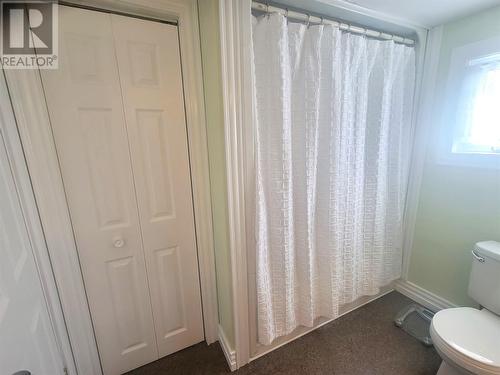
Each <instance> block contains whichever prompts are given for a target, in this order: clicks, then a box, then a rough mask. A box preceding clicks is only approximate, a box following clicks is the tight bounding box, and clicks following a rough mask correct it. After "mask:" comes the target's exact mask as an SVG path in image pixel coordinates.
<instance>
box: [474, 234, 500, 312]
mask: <svg viewBox="0 0 500 375" xmlns="http://www.w3.org/2000/svg"><path fill="white" fill-rule="evenodd" d="M469 296H470V297H471V298H472V299H474V301H476V302H477V303H479V304H480V305H481V306H483V307H484V308H486V309H488V310H489V311H491V312H493V313H495V314H497V315H500V242H496V241H483V242H478V243H477V244H476V245H475V246H474V250H473V251H472V269H471V273H470V278H469Z"/></svg>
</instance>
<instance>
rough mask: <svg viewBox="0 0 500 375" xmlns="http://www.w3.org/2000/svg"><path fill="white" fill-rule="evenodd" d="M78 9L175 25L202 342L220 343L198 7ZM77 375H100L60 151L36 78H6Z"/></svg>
mask: <svg viewBox="0 0 500 375" xmlns="http://www.w3.org/2000/svg"><path fill="white" fill-rule="evenodd" d="M69 2H70V3H73V4H76V5H87V6H93V7H95V8H99V9H103V10H107V11H116V12H122V13H129V14H134V15H137V16H142V17H153V18H156V19H162V20H165V21H174V22H176V23H178V30H179V43H180V52H181V66H182V79H183V86H184V99H185V112H186V122H187V132H188V143H189V159H190V168H191V180H192V193H193V205H194V215H195V229H196V242H197V250H198V265H199V273H200V286H201V296H202V307H203V323H204V330H205V340H206V342H207V343H208V344H211V343H213V342H215V341H217V335H218V332H217V327H218V308H217V295H216V284H215V257H214V246H213V231H212V208H211V200H210V184H209V182H210V181H209V169H208V149H207V135H206V127H205V107H204V96H203V77H202V68H201V50H200V40H199V30H198V9H197V2H196V0H161V1H160V0H86V1H82V0H71V1H69ZM5 73H6V78H7V83H8V88H9V92H10V95H11V98H12V103H13V107H14V112H15V115H16V119H17V126H18V129H19V134H20V138H21V142H22V145H23V149H24V153H25V157H26V161H27V164H28V169H29V172H30V177H31V181H32V185H33V190H34V193H35V198H36V201H37V205H38V209H39V213H40V219H41V222H42V226H43V230H44V233H45V236H46V241H47V247H48V249H49V256H50V261H51V263H52V268H53V271H54V276H55V279H56V284H57V287H58V290H59V294H60V299H61V305H62V308H63V312H64V317H65V321H66V326H67V330H68V334H69V338H70V342H71V347H72V349H73V354H74V359H75V364H76V369H77V373H78V374H80V375H97V374H102V370H101V365H100V360H99V355H98V351H97V345H96V341H95V336H94V331H93V327H92V322H91V318H90V313H89V307H88V302H87V297H86V294H85V289H84V284H83V277H82V273H81V269H80V263H79V260H78V254H77V249H76V245H75V241H74V236H73V230H72V226H71V221H70V217H69V210H68V205H67V202H66V196H65V192H64V188H63V183H62V178H61V172H60V169H59V161H58V156H57V151H56V149H55V144H54V140H53V137H52V131H51V126H50V118H49V114H48V111H47V107H46V104H45V98H44V93H43V86H42V83H41V79H40V74H39V72H38V71H36V70H8V71H6V72H5Z"/></svg>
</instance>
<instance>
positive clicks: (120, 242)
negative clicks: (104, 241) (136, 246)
mask: <svg viewBox="0 0 500 375" xmlns="http://www.w3.org/2000/svg"><path fill="white" fill-rule="evenodd" d="M124 245H125V240H124V239H123V238H121V237H115V238H113V246H114V247H116V248H120V247H123V246H124Z"/></svg>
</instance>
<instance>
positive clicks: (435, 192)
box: [408, 7, 500, 305]
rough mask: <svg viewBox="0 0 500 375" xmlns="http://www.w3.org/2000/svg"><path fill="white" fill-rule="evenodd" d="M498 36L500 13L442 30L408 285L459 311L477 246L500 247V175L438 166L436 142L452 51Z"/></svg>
mask: <svg viewBox="0 0 500 375" xmlns="http://www.w3.org/2000/svg"><path fill="white" fill-rule="evenodd" d="M495 36H500V7H496V8H493V9H490V10H488V11H485V12H482V13H479V14H476V15H472V16H469V17H467V18H464V19H461V20H458V21H455V22H452V23H449V24H446V25H445V26H444V29H443V38H442V45H441V52H440V60H439V66H438V79H437V81H436V84H437V86H436V96H435V97H436V102H435V111H434V113H435V119H434V120H435V121H433V124H432V127H433V131H432V132H431V138H430V143H429V146H428V150H427V160H426V164H425V169H424V175H423V181H422V187H421V192H420V201H419V208H418V217H417V223H416V228H415V238H414V243H413V250H412V256H411V260H410V270H409V277H408V279H409V281H411V282H413V283H415V284H417V285H419V286H421V287H423V288H425V289H427V290H429V291H431V292H433V293H435V294H437V295H439V296H441V297H443V298H446V299H447V300H449V301H450V302H453V303H456V304H458V305H472V304H473V301H472V300H471V299H470V298H469V297H468V296H467V285H468V278H469V271H470V266H471V253H470V252H471V249H472V246H473V244H474V243H475V242H477V241H480V240H497V241H500V171H499V170H493V169H481V168H471V167H458V166H449V165H448V166H447V165H442V164H439V163H437V162H436V160H435V158H434V154H435V149H434V148H435V147H436V146H434V145H433V143H432V140H433V139H437V138H438V132H439V131H440V128H441V127H442V126H448V125H449V124H447V121H446V119H445V118H443V116H442V112H441V111H440V108H443V104H444V101H443V97H444V96H445V95H446V93H445V90H446V83H447V79H448V70H449V66H450V58H451V53H452V51H453V49H454V48H456V47H460V46H463V45H465V44H469V43H474V42H477V41H480V40H483V39H489V38H492V37H495ZM499 48H500V46H499ZM499 105H500V103H499Z"/></svg>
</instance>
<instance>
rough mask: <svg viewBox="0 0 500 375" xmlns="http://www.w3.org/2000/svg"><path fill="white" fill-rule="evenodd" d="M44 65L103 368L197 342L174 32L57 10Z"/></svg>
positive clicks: (197, 304) (120, 368)
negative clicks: (55, 57)
mask: <svg viewBox="0 0 500 375" xmlns="http://www.w3.org/2000/svg"><path fill="white" fill-rule="evenodd" d="M59 35H60V41H59V43H60V60H59V69H58V70H54V71H48V70H45V71H42V81H43V85H44V88H45V91H46V97H47V104H48V108H49V113H50V118H51V124H52V128H53V133H54V139H55V143H56V148H57V152H58V155H59V160H60V166H61V172H62V177H63V182H64V186H65V190H66V194H67V200H68V205H69V209H70V215H71V220H72V224H73V228H74V234H75V239H76V244H77V248H78V253H79V257H80V261H81V265H82V271H83V276H84V282H85V286H86V290H87V294H88V299H89V305H90V309H91V314H92V319H93V323H94V327H95V332H96V337H97V343H98V348H99V352H100V355H101V361H102V364H103V368H104V371H105V373H106V374H107V375H108V374H120V373H123V372H125V371H127V370H130V369H133V368H135V367H138V366H141V365H143V364H145V363H148V362H151V361H153V360H156V359H158V358H159V357H162V356H165V355H167V354H170V353H172V352H175V351H177V350H180V349H182V348H184V347H186V346H189V345H192V344H195V343H198V342H200V341H202V340H203V338H204V334H203V323H202V312H201V297H200V287H199V276H198V263H197V253H196V239H195V229H194V217H193V203H192V195H191V180H190V169H189V159H188V144H187V133H186V126H185V117H184V102H183V89H182V78H181V66H180V54H179V43H178V33H177V27H176V26H173V25H168V24H164V23H158V22H152V21H146V20H140V19H136V18H130V17H124V16H119V15H111V14H106V13H101V12H96V11H89V10H82V9H76V8H71V7H67V6H60V7H59Z"/></svg>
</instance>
